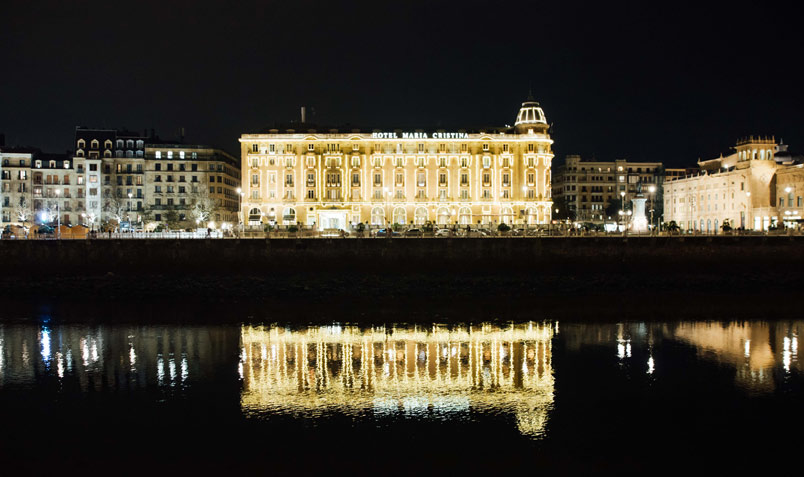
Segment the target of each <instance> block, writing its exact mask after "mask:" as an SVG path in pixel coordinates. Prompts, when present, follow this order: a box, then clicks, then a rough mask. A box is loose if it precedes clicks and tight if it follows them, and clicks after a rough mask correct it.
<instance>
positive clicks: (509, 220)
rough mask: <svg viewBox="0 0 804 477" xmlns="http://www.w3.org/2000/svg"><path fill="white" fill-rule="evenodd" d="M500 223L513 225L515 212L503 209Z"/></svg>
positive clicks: (506, 208)
mask: <svg viewBox="0 0 804 477" xmlns="http://www.w3.org/2000/svg"><path fill="white" fill-rule="evenodd" d="M500 221H501V222H502V223H504V224H508V225H511V224H513V223H514V211H513V210H511V208H510V207H503V208H502V211H501V212H500Z"/></svg>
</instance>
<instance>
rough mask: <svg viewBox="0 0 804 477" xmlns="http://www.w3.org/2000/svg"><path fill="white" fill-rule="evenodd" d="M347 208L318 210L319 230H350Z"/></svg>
mask: <svg viewBox="0 0 804 477" xmlns="http://www.w3.org/2000/svg"><path fill="white" fill-rule="evenodd" d="M347 216H348V211H346V210H321V211H319V212H318V230H324V229H341V230H347V231H348V230H349V220H348V219H347Z"/></svg>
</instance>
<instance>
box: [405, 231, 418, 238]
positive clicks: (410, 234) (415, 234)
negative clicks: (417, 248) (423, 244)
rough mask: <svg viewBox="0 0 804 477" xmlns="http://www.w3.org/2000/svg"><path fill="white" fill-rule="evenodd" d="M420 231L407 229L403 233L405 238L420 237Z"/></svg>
mask: <svg viewBox="0 0 804 477" xmlns="http://www.w3.org/2000/svg"><path fill="white" fill-rule="evenodd" d="M421 236H422V229H409V230H408V231H407V232H405V237H421Z"/></svg>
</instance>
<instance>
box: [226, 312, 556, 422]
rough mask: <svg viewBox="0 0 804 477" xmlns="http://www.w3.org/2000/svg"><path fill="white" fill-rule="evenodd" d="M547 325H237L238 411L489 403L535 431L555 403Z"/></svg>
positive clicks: (441, 412) (454, 411) (384, 411)
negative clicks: (239, 334)
mask: <svg viewBox="0 0 804 477" xmlns="http://www.w3.org/2000/svg"><path fill="white" fill-rule="evenodd" d="M552 336H553V330H552V327H551V325H549V324H535V323H529V324H523V325H515V326H511V327H509V328H498V327H494V326H491V325H482V326H470V327H468V328H451V329H449V328H446V327H433V328H429V327H428V328H424V327H423V328H418V327H415V326H413V327H394V328H371V329H359V328H357V327H341V326H321V327H311V328H308V329H306V330H303V331H289V330H287V329H285V328H279V327H270V328H262V327H257V328H255V327H244V328H243V334H242V346H243V349H242V356H241V360H242V364H241V366H242V367H241V373H242V377H243V380H244V386H243V394H242V401H241V404H242V408H243V410H244V411H245V412H246V413H259V412H261V411H271V412H276V411H281V412H288V413H295V412H310V411H315V412H323V411H335V412H342V413H345V414H350V415H367V414H369V415H370V414H373V415H375V416H387V415H397V414H404V415H410V416H418V415H421V416H433V415H435V416H442V417H446V416H450V417H453V418H459V417H460V416H461V415H462V414H464V413H468V412H470V411H481V412H482V411H483V410H492V409H493V410H496V411H500V410H502V411H507V412H510V413H512V414H514V415H516V418H517V423H518V426H519V429H520V431H521V432H522V433H523V434H526V435H532V436H536V435H540V434H541V433H542V432H543V430H544V425H545V423H546V421H547V414H548V411H549V409H550V408H551V406H552V402H553V372H552V365H551V338H552Z"/></svg>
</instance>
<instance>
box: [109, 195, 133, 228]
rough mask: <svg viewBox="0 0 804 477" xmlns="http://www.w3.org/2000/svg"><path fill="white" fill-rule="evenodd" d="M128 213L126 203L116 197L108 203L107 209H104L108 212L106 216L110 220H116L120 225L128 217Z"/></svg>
mask: <svg viewBox="0 0 804 477" xmlns="http://www.w3.org/2000/svg"><path fill="white" fill-rule="evenodd" d="M126 211H127V207H126V202H125V201H123V200H122V199H119V198H116V197H112V198H111V199H109V200H108V201H107V202H106V207H104V212H106V215H107V216H108V217H109V218H110V219H114V220H116V221H117V224H118V225H119V224H120V222H122V221H123V218H125V217H126Z"/></svg>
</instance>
